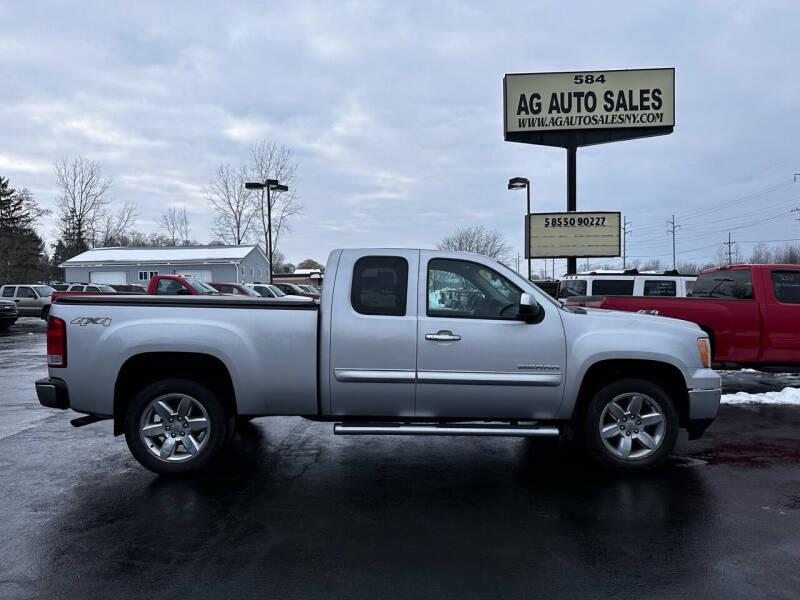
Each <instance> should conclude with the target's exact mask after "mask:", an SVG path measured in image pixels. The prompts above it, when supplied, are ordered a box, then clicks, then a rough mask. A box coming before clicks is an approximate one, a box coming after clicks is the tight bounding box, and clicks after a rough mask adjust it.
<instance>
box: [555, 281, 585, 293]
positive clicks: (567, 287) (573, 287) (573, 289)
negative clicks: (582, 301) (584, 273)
mask: <svg viewBox="0 0 800 600" xmlns="http://www.w3.org/2000/svg"><path fill="white" fill-rule="evenodd" d="M585 295H586V280H584V279H562V280H561V281H560V282H559V284H558V297H559V298H569V297H570V296H585Z"/></svg>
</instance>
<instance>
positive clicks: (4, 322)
mask: <svg viewBox="0 0 800 600" xmlns="http://www.w3.org/2000/svg"><path fill="white" fill-rule="evenodd" d="M18 317H19V311H18V310H17V305H16V304H14V301H13V300H0V331H6V330H7V329H8V328H9V327H11V326H12V325H13V324H14V323H16V321H17V318H18Z"/></svg>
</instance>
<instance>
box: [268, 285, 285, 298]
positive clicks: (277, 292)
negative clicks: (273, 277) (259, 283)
mask: <svg viewBox="0 0 800 600" xmlns="http://www.w3.org/2000/svg"><path fill="white" fill-rule="evenodd" d="M267 287H268V288H269V289H270V291H271V292H272V293H273V294H275V297H276V298H283V297H284V296H285V295H286V294H284V293H283V291H282V290H281V288H279V287H278V286H276V285H268V286H267Z"/></svg>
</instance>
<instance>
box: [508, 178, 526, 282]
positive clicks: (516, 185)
mask: <svg viewBox="0 0 800 600" xmlns="http://www.w3.org/2000/svg"><path fill="white" fill-rule="evenodd" d="M522 188H525V191H526V192H527V195H528V211H527V212H526V213H525V223H528V220H529V219H530V217H529V216H528V215H529V214H531V182H530V181H528V180H527V179H526V178H525V177H512V178H511V179H509V180H508V189H510V190H521V189H522ZM525 229H526V230H527V229H528V227H527V225H526V226H525ZM528 244H530V240H528V239H526V240H525V254H528ZM526 260H527V261H528V281H530V280H531V259H530V258H527V259H526Z"/></svg>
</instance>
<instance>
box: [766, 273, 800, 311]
mask: <svg viewBox="0 0 800 600" xmlns="http://www.w3.org/2000/svg"><path fill="white" fill-rule="evenodd" d="M772 289H773V290H774V291H775V298H776V299H777V300H778V302H785V303H786V304H800V271H773V272H772Z"/></svg>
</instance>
